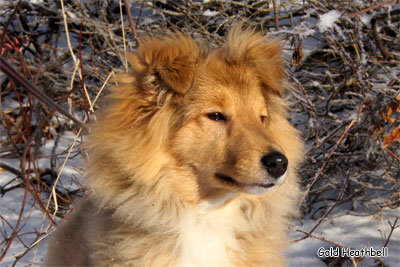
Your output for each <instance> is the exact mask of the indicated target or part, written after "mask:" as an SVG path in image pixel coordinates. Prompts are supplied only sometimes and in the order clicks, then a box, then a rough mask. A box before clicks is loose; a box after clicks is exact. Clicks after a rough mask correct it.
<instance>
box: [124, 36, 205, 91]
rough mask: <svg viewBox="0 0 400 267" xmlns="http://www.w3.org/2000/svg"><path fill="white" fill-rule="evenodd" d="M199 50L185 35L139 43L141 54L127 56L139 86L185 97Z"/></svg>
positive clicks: (190, 83)
mask: <svg viewBox="0 0 400 267" xmlns="http://www.w3.org/2000/svg"><path fill="white" fill-rule="evenodd" d="M199 58H200V49H199V47H198V45H197V44H196V42H195V41H194V40H193V39H191V38H190V37H189V36H186V35H184V34H182V33H173V34H171V35H168V36H166V37H164V38H163V39H158V38H150V37H148V38H144V39H141V40H139V51H137V52H136V53H134V54H130V55H129V56H128V60H129V62H130V64H131V65H132V67H133V69H134V72H135V76H137V82H139V83H140V84H141V85H143V86H142V87H143V88H144V89H151V88H153V89H154V87H158V86H161V88H162V89H166V90H170V91H174V92H176V93H180V94H184V93H186V92H187V91H188V90H189V88H190V87H191V85H192V83H193V80H194V74H195V70H196V65H197V62H198V60H199Z"/></svg>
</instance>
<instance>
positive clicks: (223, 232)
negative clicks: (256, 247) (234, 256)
mask: <svg viewBox="0 0 400 267" xmlns="http://www.w3.org/2000/svg"><path fill="white" fill-rule="evenodd" d="M235 217H237V215H236V216H235V213H234V211H233V209H232V207H230V206H229V205H227V206H226V207H223V208H219V209H214V208H209V207H208V208H207V207H199V209H198V210H196V211H194V210H193V211H190V212H188V213H187V214H186V216H184V218H183V219H182V220H181V222H180V225H179V228H180V237H179V246H178V247H179V252H178V255H179V256H178V259H177V262H176V266H177V267H217V266H218V267H229V266H232V263H231V261H230V259H229V254H230V253H231V252H232V251H238V250H240V246H239V243H238V242H237V240H236V238H235V231H234V229H235V228H236V227H237V226H238V225H237V224H238V222H239V221H240V218H235Z"/></svg>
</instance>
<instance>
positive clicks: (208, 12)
mask: <svg viewBox="0 0 400 267" xmlns="http://www.w3.org/2000/svg"><path fill="white" fill-rule="evenodd" d="M218 13H219V12H218V11H211V10H209V9H207V10H206V11H204V13H203V16H206V17H214V16H216V15H218Z"/></svg>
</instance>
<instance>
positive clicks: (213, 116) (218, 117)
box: [207, 112, 227, 121]
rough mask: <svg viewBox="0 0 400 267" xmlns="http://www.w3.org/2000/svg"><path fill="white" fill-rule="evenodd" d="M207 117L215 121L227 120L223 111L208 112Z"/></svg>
mask: <svg viewBox="0 0 400 267" xmlns="http://www.w3.org/2000/svg"><path fill="white" fill-rule="evenodd" d="M207 117H208V118H209V119H210V120H213V121H227V119H226V117H225V115H224V114H222V113H221V112H213V113H208V114H207Z"/></svg>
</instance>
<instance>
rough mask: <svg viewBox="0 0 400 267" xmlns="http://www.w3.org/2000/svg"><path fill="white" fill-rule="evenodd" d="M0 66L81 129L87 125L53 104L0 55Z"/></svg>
mask: <svg viewBox="0 0 400 267" xmlns="http://www.w3.org/2000/svg"><path fill="white" fill-rule="evenodd" d="M0 63H1V64H0V67H1V70H2V71H3V72H4V73H5V74H7V75H8V76H9V77H10V78H11V79H13V80H14V81H15V82H17V83H19V84H20V85H21V86H22V88H24V89H25V90H26V91H28V92H29V93H31V94H32V95H34V96H35V97H36V98H37V99H38V100H40V101H41V102H43V103H44V104H46V105H48V106H49V107H51V108H53V109H54V110H57V111H58V112H60V113H61V114H62V115H64V116H66V117H67V118H69V119H71V120H73V121H74V122H75V123H76V124H77V125H78V126H79V127H81V128H83V129H87V126H86V125H85V124H83V123H82V122H81V121H80V120H79V119H77V118H75V116H73V115H72V114H69V113H68V112H66V111H65V110H64V109H63V108H61V107H60V106H59V105H57V104H55V103H54V102H53V100H52V99H51V98H50V97H48V96H47V95H45V94H43V93H42V92H40V91H39V89H37V88H36V87H35V86H34V85H32V84H31V83H30V82H29V81H28V80H26V79H25V78H24V77H22V76H21V74H19V73H18V72H17V71H16V70H15V69H14V68H13V67H11V66H10V65H9V64H8V63H7V61H5V60H4V59H3V58H2V57H0Z"/></svg>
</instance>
